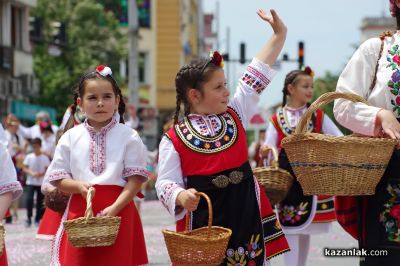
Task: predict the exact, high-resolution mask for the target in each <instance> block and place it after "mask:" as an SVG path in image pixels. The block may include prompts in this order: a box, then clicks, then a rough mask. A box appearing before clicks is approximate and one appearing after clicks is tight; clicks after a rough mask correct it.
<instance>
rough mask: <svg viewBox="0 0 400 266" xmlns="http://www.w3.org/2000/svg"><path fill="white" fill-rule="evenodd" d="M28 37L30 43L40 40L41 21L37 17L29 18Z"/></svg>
mask: <svg viewBox="0 0 400 266" xmlns="http://www.w3.org/2000/svg"><path fill="white" fill-rule="evenodd" d="M29 37H30V40H31V41H32V42H40V41H41V40H42V19H41V18H37V17H30V18H29Z"/></svg>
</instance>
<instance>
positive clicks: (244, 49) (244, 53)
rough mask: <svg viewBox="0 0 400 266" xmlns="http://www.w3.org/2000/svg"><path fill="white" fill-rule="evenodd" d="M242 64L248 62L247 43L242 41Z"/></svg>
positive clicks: (240, 60)
mask: <svg viewBox="0 0 400 266" xmlns="http://www.w3.org/2000/svg"><path fill="white" fill-rule="evenodd" d="M239 62H240V63H241V64H244V63H246V44H245V43H244V42H241V43H240V59H239Z"/></svg>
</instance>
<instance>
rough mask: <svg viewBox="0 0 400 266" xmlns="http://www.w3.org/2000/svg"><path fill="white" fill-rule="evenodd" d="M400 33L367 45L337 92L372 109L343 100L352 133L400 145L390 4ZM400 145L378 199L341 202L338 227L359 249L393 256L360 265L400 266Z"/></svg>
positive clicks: (398, 43) (338, 105)
mask: <svg viewBox="0 0 400 266" xmlns="http://www.w3.org/2000/svg"><path fill="white" fill-rule="evenodd" d="M389 3H390V11H391V14H392V16H393V17H395V18H396V20H397V31H396V32H394V33H390V32H386V33H384V34H382V35H381V36H380V38H372V39H369V40H367V41H365V42H364V43H363V44H361V46H360V47H359V48H358V49H357V51H356V52H355V53H354V55H353V56H352V57H351V59H350V61H349V62H348V63H347V65H346V67H345V68H344V70H343V72H342V74H341V75H340V77H339V80H338V84H337V87H336V91H338V92H349V93H354V94H358V95H360V96H362V97H363V98H364V99H366V100H367V101H368V103H369V105H365V104H362V103H352V102H350V101H347V100H343V99H339V100H336V101H335V106H334V109H333V111H334V114H335V117H336V119H337V121H338V122H339V123H341V124H342V125H343V126H345V127H347V128H348V129H350V130H352V131H354V132H356V133H360V134H363V135H367V136H375V137H388V138H391V139H396V140H398V141H399V140H400V123H399V121H400V86H399V85H400V79H399V76H400V60H399V58H400V49H399V47H400V32H399V30H400V1H399V0H389ZM399 147H400V145H398V146H397V149H396V150H395V151H394V152H393V154H392V157H391V159H390V161H389V163H388V166H387V168H386V171H385V173H384V174H383V177H382V178H381V180H380V182H379V183H378V185H377V187H376V190H375V194H374V195H371V196H359V197H338V198H337V203H338V204H337V206H338V212H337V214H338V221H339V222H340V224H341V225H342V226H343V227H344V229H345V230H346V231H347V232H349V233H350V234H351V235H352V236H353V237H355V238H357V239H358V242H359V247H360V248H365V249H369V250H371V249H376V250H378V249H384V250H386V251H387V252H388V255H387V256H380V257H372V256H365V257H361V258H360V265H368V266H370V265H398V264H399V261H400V235H399V230H400V215H399V207H400V205H399V202H400V167H399V165H400V151H399V149H398V148H399Z"/></svg>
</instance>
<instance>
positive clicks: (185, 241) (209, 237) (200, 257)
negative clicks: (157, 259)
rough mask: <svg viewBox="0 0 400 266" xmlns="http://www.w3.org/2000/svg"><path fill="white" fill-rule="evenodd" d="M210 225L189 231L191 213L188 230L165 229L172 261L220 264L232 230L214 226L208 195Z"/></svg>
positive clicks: (183, 263) (184, 263) (204, 195)
mask: <svg viewBox="0 0 400 266" xmlns="http://www.w3.org/2000/svg"><path fill="white" fill-rule="evenodd" d="M196 194H197V195H199V196H202V197H204V198H205V199H206V200H207V204H208V213H209V216H208V226H207V227H202V228H199V229H195V230H192V231H188V228H189V222H190V218H189V217H191V214H190V213H188V214H187V215H186V230H185V231H184V232H174V231H170V230H163V231H162V233H163V235H164V240H165V243H166V245H167V249H168V254H169V257H170V259H171V261H172V263H175V264H178V265H180V266H181V265H220V264H221V262H222V260H223V259H224V257H225V252H226V248H227V246H228V242H229V238H230V236H231V234H232V231H231V230H230V229H228V228H224V227H220V226H212V205H211V201H210V199H209V198H208V196H207V195H206V194H204V193H202V192H198V193H196Z"/></svg>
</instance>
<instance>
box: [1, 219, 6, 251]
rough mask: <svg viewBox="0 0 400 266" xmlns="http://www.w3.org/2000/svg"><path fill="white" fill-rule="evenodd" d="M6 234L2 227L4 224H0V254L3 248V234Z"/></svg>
mask: <svg viewBox="0 0 400 266" xmlns="http://www.w3.org/2000/svg"><path fill="white" fill-rule="evenodd" d="M5 234H6V230H5V229H4V225H2V224H0V256H2V255H3V253H4V252H3V250H4V236H5Z"/></svg>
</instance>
